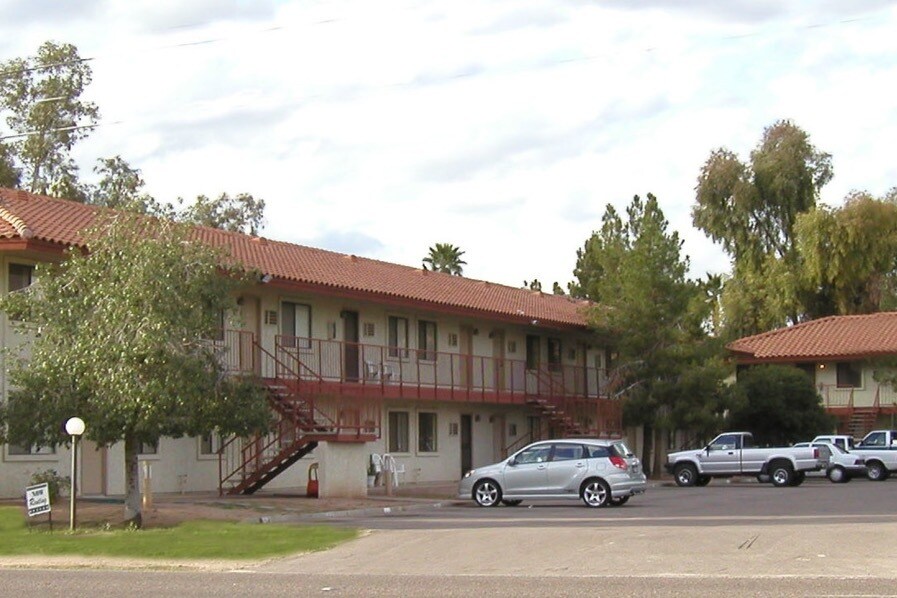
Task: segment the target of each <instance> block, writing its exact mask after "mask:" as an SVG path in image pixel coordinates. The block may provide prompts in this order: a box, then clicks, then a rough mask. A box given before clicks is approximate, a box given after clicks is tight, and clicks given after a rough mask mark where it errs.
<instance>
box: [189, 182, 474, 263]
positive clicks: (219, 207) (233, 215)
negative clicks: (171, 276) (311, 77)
mask: <svg viewBox="0 0 897 598" xmlns="http://www.w3.org/2000/svg"><path fill="white" fill-rule="evenodd" d="M178 203H179V204H183V203H184V200H183V199H181V198H178ZM264 216H265V200H264V199H256V198H254V197H253V196H252V195H250V194H249V193H238V194H237V195H234V196H231V195H228V194H227V193H222V194H221V195H219V196H218V197H217V198H215V199H212V198H209V197H206V196H205V195H200V196H198V197H197V198H196V201H195V202H193V204H192V205H189V206H187V207H186V208H185V209H184V210H182V211H181V213H180V214H179V215H178V218H179V219H180V220H182V221H184V222H189V223H191V224H197V225H200V226H211V227H213V228H220V229H222V230H229V231H234V232H241V233H246V234H249V235H257V234H258V232H259V230H260V229H261V227H262V223H263V221H264ZM462 263H463V262H462Z"/></svg>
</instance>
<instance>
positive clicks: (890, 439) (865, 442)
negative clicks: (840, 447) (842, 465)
mask: <svg viewBox="0 0 897 598" xmlns="http://www.w3.org/2000/svg"><path fill="white" fill-rule="evenodd" d="M852 452H853V453H855V454H857V455H861V456H862V457H863V458H864V459H865V460H866V477H868V478H869V479H870V480H872V481H873V482H881V481H884V480H886V479H888V477H890V475H891V474H892V473H897V430H872V431H871V432H869V433H868V434H866V435H865V436H864V437H863V439H862V440H860V441H859V442H858V443H857V445H856V446H855V447H854V449H853V451H852Z"/></svg>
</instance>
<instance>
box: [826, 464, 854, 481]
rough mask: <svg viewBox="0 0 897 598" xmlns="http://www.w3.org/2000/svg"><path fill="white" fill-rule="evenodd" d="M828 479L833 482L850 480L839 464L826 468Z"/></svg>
mask: <svg viewBox="0 0 897 598" xmlns="http://www.w3.org/2000/svg"><path fill="white" fill-rule="evenodd" d="M828 479H829V481H830V482H831V483H833V484H844V483H846V482H849V481H850V476H849V475H847V472H846V471H844V468H843V467H841V466H840V465H835V466H834V467H832V468H831V469H829V470H828Z"/></svg>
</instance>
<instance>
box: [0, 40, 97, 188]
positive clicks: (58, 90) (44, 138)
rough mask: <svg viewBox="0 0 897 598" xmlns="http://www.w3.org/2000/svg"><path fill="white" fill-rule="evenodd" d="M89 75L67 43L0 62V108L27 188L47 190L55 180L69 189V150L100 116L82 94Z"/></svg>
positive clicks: (48, 45)
mask: <svg viewBox="0 0 897 598" xmlns="http://www.w3.org/2000/svg"><path fill="white" fill-rule="evenodd" d="M91 77H92V74H91V69H90V66H89V65H88V64H87V62H86V61H85V60H84V59H82V58H81V56H80V55H79V54H78V50H77V48H75V46H73V45H71V44H56V43H54V42H49V41H48V42H45V43H44V44H42V45H41V46H40V48H38V50H37V53H36V54H35V55H34V56H31V57H27V58H15V59H12V60H7V61H6V62H3V63H0V111H3V112H5V113H6V124H7V125H8V126H9V128H10V130H11V131H12V133H13V135H17V136H19V137H17V138H16V139H15V141H13V142H12V143H11V146H12V153H13V155H14V156H15V159H16V164H17V166H18V167H19V168H20V169H21V172H22V183H23V184H24V186H25V188H26V189H28V190H29V191H32V192H34V193H48V192H50V191H51V188H52V187H53V185H54V184H55V185H60V184H62V185H63V186H65V187H66V188H69V189H70V188H72V186H73V185H72V180H73V177H75V178H76V174H77V167H76V166H75V165H74V162H73V161H72V159H71V157H70V152H71V149H72V147H73V146H74V145H75V143H76V142H78V141H79V140H80V139H83V138H84V137H86V136H87V135H89V134H90V131H91V127H92V126H93V125H95V124H96V123H97V119H98V116H99V111H98V109H97V106H96V105H95V104H94V103H93V102H88V101H85V100H83V99H82V98H81V95H82V93H83V92H84V89H85V87H87V85H88V84H89V83H90V81H91Z"/></svg>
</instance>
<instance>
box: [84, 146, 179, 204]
mask: <svg viewBox="0 0 897 598" xmlns="http://www.w3.org/2000/svg"><path fill="white" fill-rule="evenodd" d="M93 171H94V172H95V173H97V174H99V175H101V178H100V180H99V182H98V183H97V184H96V186H95V187H93V188H92V189H91V190H90V197H89V198H88V201H87V202H86V203H90V204H93V205H95V206H103V207H106V208H114V209H118V210H128V211H129V212H135V213H137V214H150V215H154V216H161V217H165V218H168V219H173V218H174V217H175V213H174V209H173V208H171V207H170V206H163V205H161V204H160V203H159V202H157V201H156V200H155V199H154V198H153V197H152V196H151V195H149V194H147V193H144V192H143V187H144V185H145V184H146V183H145V182H144V180H143V177H142V176H141V174H140V170H139V169H137V168H132V167H131V165H130V164H128V162H126V161H125V160H124V158H122V157H121V156H115V157H113V158H100V159H99V160H97V165H96V166H95V167H94V169H93Z"/></svg>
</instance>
